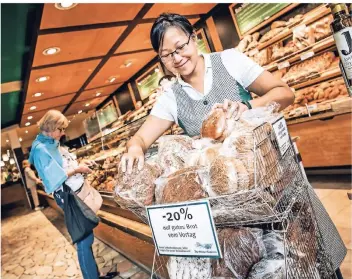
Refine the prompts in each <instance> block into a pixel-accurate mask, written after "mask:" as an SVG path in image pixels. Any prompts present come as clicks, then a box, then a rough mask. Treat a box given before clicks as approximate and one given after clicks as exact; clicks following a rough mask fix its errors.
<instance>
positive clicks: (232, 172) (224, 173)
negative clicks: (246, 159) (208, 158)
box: [207, 156, 250, 196]
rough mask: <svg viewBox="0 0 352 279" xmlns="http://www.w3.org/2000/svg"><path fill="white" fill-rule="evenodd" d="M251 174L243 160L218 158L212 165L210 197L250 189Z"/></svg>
mask: <svg viewBox="0 0 352 279" xmlns="http://www.w3.org/2000/svg"><path fill="white" fill-rule="evenodd" d="M249 182H250V180H249V174H248V172H247V170H246V167H245V166H244V164H243V163H242V161H241V160H239V159H236V158H233V157H225V156H218V157H217V158H215V160H214V161H213V162H212V163H211V164H210V169H209V183H208V186H209V188H207V191H208V193H209V195H210V196H221V195H227V194H232V193H236V192H237V191H240V190H247V189H248V188H249Z"/></svg>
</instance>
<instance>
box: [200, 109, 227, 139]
mask: <svg viewBox="0 0 352 279" xmlns="http://www.w3.org/2000/svg"><path fill="white" fill-rule="evenodd" d="M226 121H227V119H226V113H225V112H224V110H223V109H216V110H214V111H213V112H212V113H211V114H209V115H208V116H207V118H206V119H205V120H204V121H203V123H202V130H201V136H202V138H212V139H215V140H217V139H220V138H221V137H222V134H223V133H224V131H225V128H226Z"/></svg>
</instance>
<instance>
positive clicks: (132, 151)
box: [121, 14, 294, 172]
mask: <svg viewBox="0 0 352 279" xmlns="http://www.w3.org/2000/svg"><path fill="white" fill-rule="evenodd" d="M150 39H151V43H152V45H153V48H154V50H155V51H156V52H157V53H158V55H159V58H160V60H161V62H162V63H163V64H164V65H165V67H166V68H167V69H168V70H169V71H170V72H172V73H173V74H174V75H175V76H177V80H176V82H175V83H174V84H173V85H172V86H171V88H170V89H168V90H167V91H166V92H164V94H163V95H162V96H160V97H159V98H158V100H157V102H156V103H155V105H154V108H153V110H152V111H151V113H150V115H149V116H148V118H147V120H146V121H145V123H144V124H143V125H142V127H141V128H140V129H139V130H138V132H137V133H136V134H135V136H134V137H133V138H132V139H131V140H130V141H129V142H128V144H127V150H128V151H127V153H125V154H124V155H123V157H122V160H121V167H122V170H123V171H126V170H127V171H128V172H131V171H132V168H133V165H134V163H135V162H136V163H137V165H138V168H139V169H142V168H143V164H144V153H145V152H146V151H147V149H148V148H149V147H150V146H151V145H152V144H153V143H154V142H155V141H156V140H157V139H158V138H159V137H160V136H161V135H162V134H163V133H164V132H165V131H166V130H168V129H169V128H170V127H171V125H172V124H173V123H174V122H175V123H177V124H178V125H179V126H181V127H182V128H183V129H184V131H185V132H186V133H187V134H188V135H189V136H196V135H199V134H200V130H201V126H202V121H203V119H204V118H205V117H206V115H207V114H209V112H210V111H211V110H212V109H214V108H223V109H224V110H225V111H226V112H227V117H231V116H233V117H235V118H236V119H238V118H239V116H240V115H241V113H243V112H244V111H246V110H248V109H251V108H255V107H260V106H265V105H266V104H268V103H269V102H270V101H275V102H277V103H279V104H280V108H281V109H284V108H286V107H287V106H289V105H290V104H292V102H293V100H294V95H293V93H292V91H291V90H290V89H289V87H288V86H287V84H285V83H284V82H283V81H281V80H280V79H278V78H276V77H274V76H273V75H272V74H271V73H269V72H268V71H265V70H264V69H263V68H262V67H260V66H259V65H258V64H256V63H255V62H253V61H252V60H251V59H249V58H248V57H247V56H246V55H244V54H242V53H240V52H238V51H236V50H235V49H228V50H225V51H222V52H217V53H212V54H199V53H198V50H197V37H196V34H195V33H194V30H193V28H192V25H191V23H190V22H189V21H188V20H187V19H186V18H185V17H184V16H181V15H178V14H161V15H160V16H159V17H158V18H157V19H156V21H155V22H154V24H153V26H152V30H151V32H150ZM248 91H251V92H254V93H255V94H257V95H258V96H260V97H259V98H256V99H255V100H252V98H251V95H250V93H249V92H248Z"/></svg>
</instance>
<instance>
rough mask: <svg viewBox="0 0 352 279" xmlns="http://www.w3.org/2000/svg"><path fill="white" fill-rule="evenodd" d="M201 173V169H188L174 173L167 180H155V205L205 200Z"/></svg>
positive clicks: (202, 171) (205, 194) (202, 170)
mask: <svg viewBox="0 0 352 279" xmlns="http://www.w3.org/2000/svg"><path fill="white" fill-rule="evenodd" d="M203 173H204V169H203V168H200V167H189V168H184V169H182V170H180V171H177V172H174V173H172V174H171V175H169V176H168V177H167V178H159V179H158V180H156V190H155V196H156V201H157V203H161V204H164V203H175V202H184V201H191V200H198V199H202V198H206V197H207V193H206V191H205V190H204V186H203V183H205V182H204V180H203V176H204V175H203Z"/></svg>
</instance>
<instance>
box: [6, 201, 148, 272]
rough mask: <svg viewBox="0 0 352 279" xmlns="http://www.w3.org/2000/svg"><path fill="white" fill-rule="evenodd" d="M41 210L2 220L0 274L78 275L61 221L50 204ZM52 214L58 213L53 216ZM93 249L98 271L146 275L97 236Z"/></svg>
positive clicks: (75, 261)
mask: <svg viewBox="0 0 352 279" xmlns="http://www.w3.org/2000/svg"><path fill="white" fill-rule="evenodd" d="M44 213H45V215H44ZM44 213H43V212H32V213H29V214H27V215H21V216H15V217H10V218H6V219H5V220H2V235H1V239H2V247H1V248H2V249H1V258H2V268H1V278H3V279H78V278H82V275H81V271H80V268H79V264H78V260H77V252H76V250H75V247H74V246H72V245H71V244H70V242H69V241H68V240H67V239H66V237H67V231H66V233H61V231H63V230H64V229H63V228H62V226H64V225H63V222H62V220H61V217H60V215H58V214H57V213H56V212H55V211H54V210H53V209H51V208H46V209H45V210H44ZM48 216H49V218H48ZM55 216H58V217H57V218H56V219H55ZM49 220H50V221H49ZM51 221H52V222H53V221H55V222H54V224H55V226H54V225H53V223H52V222H51ZM58 229H60V230H58ZM93 252H94V255H95V258H96V261H97V264H98V267H99V270H100V271H102V272H108V271H116V270H118V271H119V272H120V275H121V277H122V278H129V277H130V278H131V279H146V278H149V276H148V275H147V274H145V273H144V272H143V271H141V270H140V269H139V268H138V267H137V266H135V265H133V264H132V263H131V262H129V261H128V260H127V259H125V258H124V257H123V256H121V255H120V254H119V253H117V252H116V251H115V250H113V249H111V248H110V247H108V246H106V245H105V244H104V243H102V242H101V241H99V240H98V239H95V241H94V244H93ZM121 277H115V278H121Z"/></svg>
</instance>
